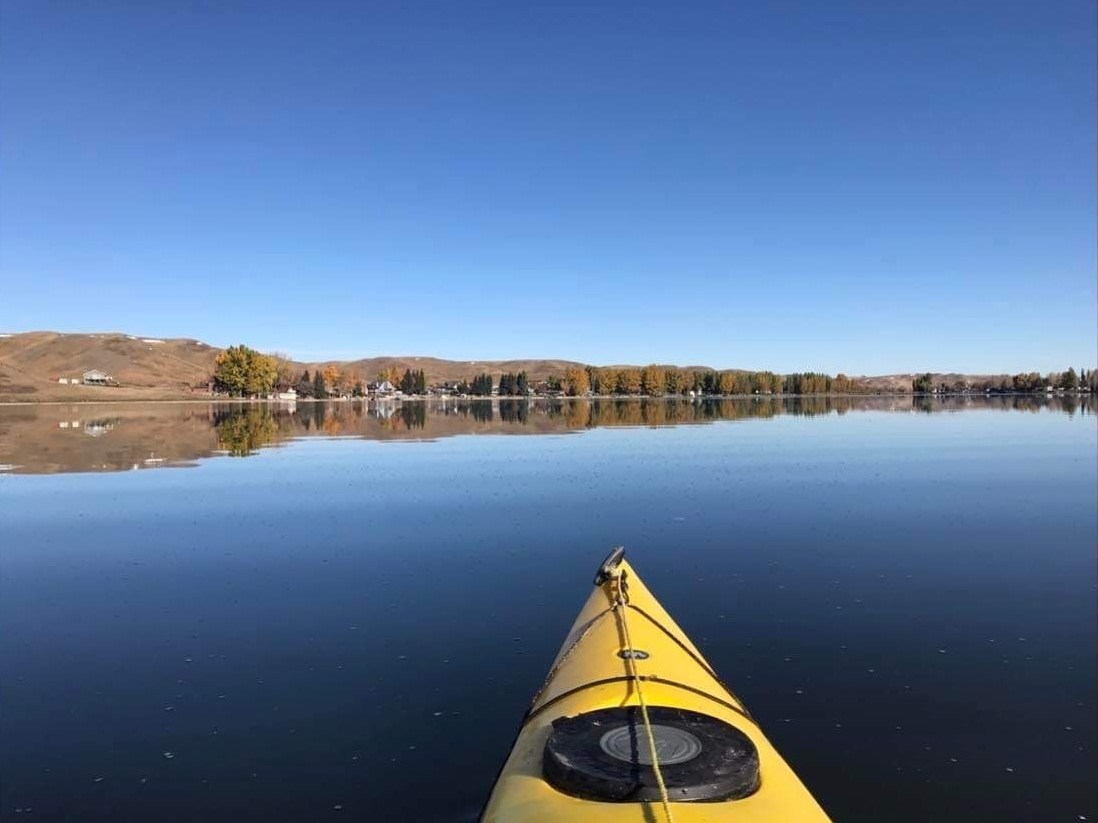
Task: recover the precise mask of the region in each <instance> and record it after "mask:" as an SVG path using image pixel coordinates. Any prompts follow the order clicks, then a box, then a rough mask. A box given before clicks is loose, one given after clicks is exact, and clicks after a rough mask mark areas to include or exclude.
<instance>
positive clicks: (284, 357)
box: [270, 351, 294, 391]
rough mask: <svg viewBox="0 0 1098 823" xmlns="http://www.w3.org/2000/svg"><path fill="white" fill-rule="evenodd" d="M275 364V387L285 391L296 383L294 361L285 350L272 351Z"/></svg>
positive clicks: (271, 355)
mask: <svg viewBox="0 0 1098 823" xmlns="http://www.w3.org/2000/svg"><path fill="white" fill-rule="evenodd" d="M270 357H271V358H272V359H273V360H274V364H275V381H274V384H275V388H277V389H278V390H279V391H285V390H286V389H288V388H290V386H292V385H293V384H294V362H293V360H291V359H290V355H288V354H286V353H285V352H280V351H276V352H271V354H270Z"/></svg>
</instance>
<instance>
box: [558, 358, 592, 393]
mask: <svg viewBox="0 0 1098 823" xmlns="http://www.w3.org/2000/svg"><path fill="white" fill-rule="evenodd" d="M564 387H565V391H567V392H568V394H570V395H571V396H572V397H577V396H579V395H581V394H587V392H588V390H589V389H590V388H591V383H590V380H589V379H588V377H587V370H586V369H583V368H581V367H579V366H571V367H569V368H567V369H565V370H564Z"/></svg>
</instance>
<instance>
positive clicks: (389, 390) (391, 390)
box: [366, 380, 400, 397]
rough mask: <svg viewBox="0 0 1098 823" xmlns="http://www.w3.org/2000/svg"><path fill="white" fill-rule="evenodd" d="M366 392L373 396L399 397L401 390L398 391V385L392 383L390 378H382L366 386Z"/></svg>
mask: <svg viewBox="0 0 1098 823" xmlns="http://www.w3.org/2000/svg"><path fill="white" fill-rule="evenodd" d="M366 393H367V394H368V395H370V396H371V397H397V396H398V395H400V392H399V391H397V388H396V386H394V385H393V384H392V383H390V382H389V381H388V380H382V381H380V382H377V383H370V384H368V385H367V386H366Z"/></svg>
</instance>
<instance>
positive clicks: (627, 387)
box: [618, 369, 641, 394]
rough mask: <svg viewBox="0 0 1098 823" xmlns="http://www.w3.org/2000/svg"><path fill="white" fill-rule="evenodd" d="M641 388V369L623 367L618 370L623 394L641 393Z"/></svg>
mask: <svg viewBox="0 0 1098 823" xmlns="http://www.w3.org/2000/svg"><path fill="white" fill-rule="evenodd" d="M640 390H641V371H640V369H622V370H621V371H620V372H618V391H619V392H621V393H622V394H639V393H640Z"/></svg>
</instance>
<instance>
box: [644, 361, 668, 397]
mask: <svg viewBox="0 0 1098 823" xmlns="http://www.w3.org/2000/svg"><path fill="white" fill-rule="evenodd" d="M666 383H667V375H666V374H665V373H664V370H663V368H662V367H660V366H657V365H655V364H652V365H650V366H645V367H644V369H643V370H642V371H641V393H642V394H648V395H652V394H663V391H664V388H665V386H666Z"/></svg>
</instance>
